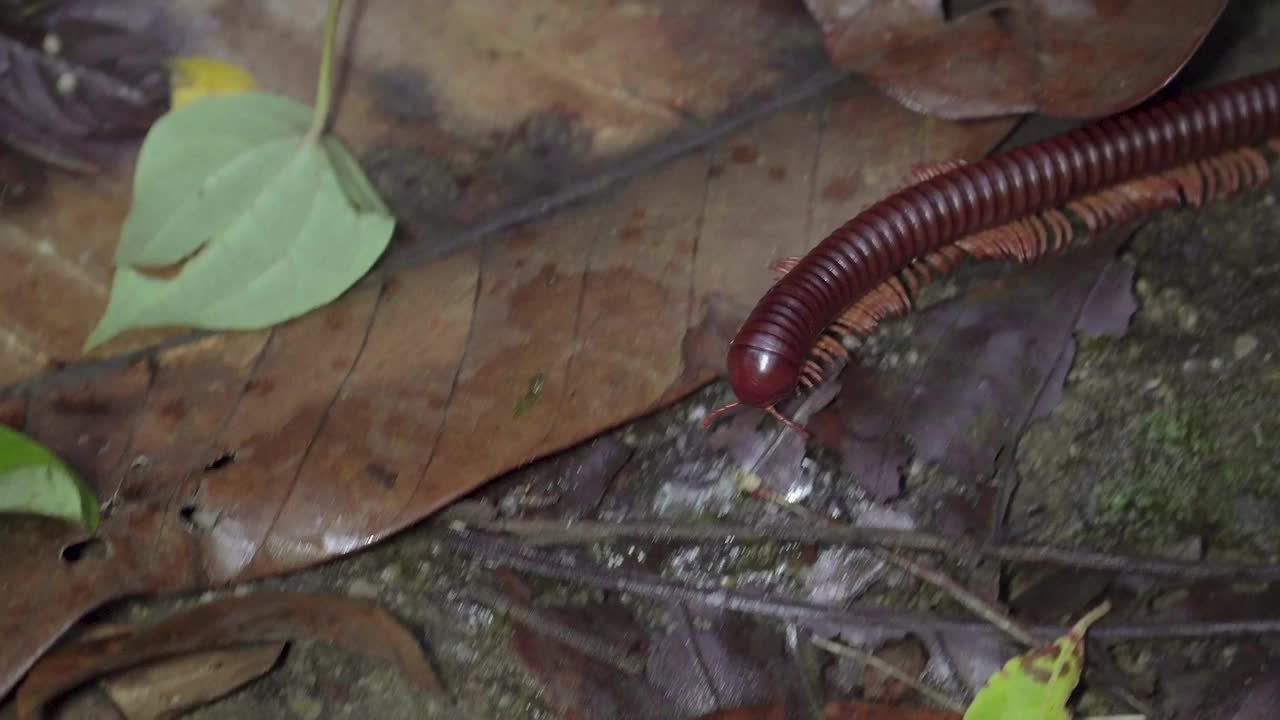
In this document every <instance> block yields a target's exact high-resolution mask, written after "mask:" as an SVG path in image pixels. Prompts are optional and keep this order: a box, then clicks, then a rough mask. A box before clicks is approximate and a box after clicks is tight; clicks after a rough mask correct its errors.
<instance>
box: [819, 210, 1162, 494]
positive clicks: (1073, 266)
mask: <svg viewBox="0 0 1280 720" xmlns="http://www.w3.org/2000/svg"><path fill="white" fill-rule="evenodd" d="M1119 237H1123V234H1122V233H1116V234H1113V235H1112V236H1111V238H1112V240H1110V241H1108V240H1107V239H1106V238H1098V239H1096V240H1095V241H1094V243H1093V244H1092V245H1090V246H1089V247H1088V248H1085V249H1083V250H1081V251H1077V252H1070V253H1066V254H1064V255H1061V256H1058V257H1054V258H1050V259H1048V260H1044V261H1041V263H1040V264H1038V266H1035V267H1032V268H1030V269H1028V270H1026V271H1023V272H1018V273H1013V274H1011V275H1008V276H1005V277H1003V278H1002V279H1000V280H999V281H997V282H995V283H992V284H989V285H984V286H982V287H981V288H979V289H977V290H975V291H972V292H970V293H968V294H965V295H962V296H960V297H958V298H955V299H952V300H948V301H945V302H941V303H938V304H937V305H935V306H932V307H930V308H928V309H926V310H924V311H922V312H921V313H919V315H918V317H917V318H916V320H917V324H916V326H915V332H914V333H913V334H912V337H911V339H910V343H909V345H910V348H911V349H910V350H909V351H908V352H906V353H904V355H906V356H907V357H914V358H918V359H917V360H915V361H914V362H913V361H911V360H908V361H907V362H905V363H903V365H905V367H904V368H902V369H899V370H897V371H889V372H880V371H874V370H871V369H868V368H866V367H863V366H858V365H854V366H852V367H850V368H849V370H847V371H846V373H845V376H844V389H843V391H842V393H841V395H840V398H839V399H838V400H837V401H836V402H835V403H833V405H832V407H833V409H834V411H835V412H838V413H839V416H840V419H841V422H842V423H843V426H844V428H845V432H844V434H843V436H842V437H841V439H840V448H839V449H840V451H841V453H842V454H843V456H844V458H845V463H846V465H847V467H848V468H849V469H850V471H851V472H852V474H853V477H854V479H855V480H857V482H859V483H860V484H861V485H862V486H863V487H864V488H865V489H866V490H867V492H868V493H870V494H871V495H872V496H874V497H877V498H881V499H887V498H892V497H895V496H896V495H897V494H898V493H899V492H900V491H901V488H902V481H903V474H904V471H905V469H906V466H907V464H908V463H909V462H911V461H912V460H913V459H914V460H916V461H919V462H928V463H935V462H936V463H939V464H940V465H941V466H942V467H943V468H945V469H946V470H947V471H948V472H951V473H954V474H955V475H957V476H959V477H963V478H974V479H978V478H986V477H989V476H990V475H991V474H992V472H994V463H995V460H996V458H997V456H998V455H999V453H1000V452H1001V450H1002V449H1006V448H1008V449H1011V448H1012V446H1013V443H1015V442H1016V439H1017V438H1018V436H1019V435H1020V433H1021V432H1022V430H1023V429H1024V428H1025V427H1026V425H1027V424H1028V423H1029V422H1031V421H1032V420H1034V419H1036V418H1039V417H1043V416H1045V415H1047V414H1048V413H1049V412H1051V411H1052V410H1053V408H1054V407H1055V406H1056V405H1057V404H1058V402H1059V401H1060V400H1061V397H1062V386H1063V383H1064V382H1065V380H1066V376H1067V371H1068V370H1069V369H1070V368H1071V362H1072V360H1073V359H1074V356H1075V340H1074V336H1075V333H1077V332H1083V333H1086V334H1106V335H1116V334H1120V333H1123V332H1124V330H1125V328H1127V326H1128V322H1129V318H1130V317H1131V316H1132V314H1133V312H1134V311H1135V310H1136V309H1137V304H1136V301H1135V300H1134V298H1133V297H1132V294H1131V291H1130V288H1131V284H1132V268H1131V267H1130V266H1128V265H1127V264H1123V263H1115V262H1114V261H1113V259H1114V253H1115V240H1114V238H1119Z"/></svg>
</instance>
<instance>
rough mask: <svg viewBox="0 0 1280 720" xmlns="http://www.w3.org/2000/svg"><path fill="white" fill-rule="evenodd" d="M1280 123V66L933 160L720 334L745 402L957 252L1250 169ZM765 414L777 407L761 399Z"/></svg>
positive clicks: (820, 356)
mask: <svg viewBox="0 0 1280 720" xmlns="http://www.w3.org/2000/svg"><path fill="white" fill-rule="evenodd" d="M1277 136H1280V70H1277V71H1270V72H1267V73H1263V74H1259V75H1255V76H1252V77H1248V78H1245V79H1243V80H1238V81H1235V82H1232V83H1229V84H1226V85H1222V86H1219V87H1216V88H1211V89H1209V90H1205V91H1201V92H1198V93H1195V94H1189V95H1186V96H1182V97H1178V98H1175V99H1172V100H1168V101H1165V102H1162V103H1159V104H1153V105H1150V106H1147V107H1143V108H1141V109H1136V110H1133V111H1130V112H1127V113H1125V114H1122V115H1117V116H1113V117H1109V118H1106V119H1104V120H1101V121H1099V122H1097V123H1095V124H1092V125H1089V126H1085V127H1082V128H1079V129H1077V130H1074V131H1072V132H1069V133H1066V134H1063V135H1059V136H1056V137H1053V138H1049V139H1047V140H1042V141H1040V142H1036V143H1034V144H1030V145H1027V146H1024V147H1020V148H1017V149H1014V150H1010V151H1008V152H1005V153H1002V154H999V155H994V156H991V157H988V158H985V159H983V160H980V161H977V162H974V163H972V164H967V165H958V166H951V167H943V166H940V168H939V169H938V170H937V171H936V172H934V173H932V174H931V176H929V177H926V178H925V179H922V180H921V181H920V182H917V183H915V184H912V185H910V186H909V187H906V188H905V189H903V190H900V191H898V192H896V193H893V194H892V195H890V196H888V197H886V198H885V199H883V200H881V201H879V202H877V203H875V204H874V205H872V206H871V207H869V208H867V209H866V210H864V211H862V212H861V213H859V214H858V215H857V216H856V217H854V218H853V219H852V220H849V221H848V222H847V223H845V224H844V225H842V226H840V227H839V228H837V229H836V230H835V231H834V232H832V233H831V234H830V235H828V236H827V237H826V239H824V240H823V241H822V242H821V243H819V244H818V245H817V246H816V247H815V248H814V249H813V250H811V251H810V252H809V254H808V255H806V256H804V257H803V258H800V259H798V260H794V261H791V262H788V263H785V264H784V267H783V268H782V269H784V270H785V271H786V274H785V275H784V276H783V277H782V278H781V279H780V280H779V281H778V282H777V283H776V284H775V285H774V286H773V287H772V288H771V289H770V290H769V291H768V292H767V293H766V294H765V295H764V297H763V298H761V300H760V302H759V303H758V304H757V305H756V307H755V309H754V310H753V311H752V312H751V314H750V315H749V316H748V317H747V320H746V322H744V323H743V325H742V327H741V329H740V330H739V331H738V334H737V336H736V337H735V338H734V340H733V342H732V343H731V345H730V346H729V354H728V371H729V381H730V384H731V385H732V386H733V390H734V392H735V393H736V394H737V397H738V401H739V403H741V404H744V405H751V406H756V407H763V408H768V409H770V410H771V411H772V408H773V405H774V404H775V403H777V402H778V401H780V400H782V399H784V398H786V397H787V396H788V395H790V394H791V393H793V392H794V391H795V390H796V389H797V387H798V386H800V385H802V384H803V385H806V386H807V385H811V384H813V383H814V382H816V380H817V379H820V378H819V377H817V375H818V372H819V368H820V367H821V366H822V364H823V362H824V358H825V359H830V357H831V356H832V355H833V354H839V353H842V352H843V348H842V346H841V345H840V343H839V342H838V341H835V340H833V338H832V337H831V335H830V334H829V331H830V329H831V328H832V327H833V326H834V327H835V328H836V330H837V334H840V332H841V331H843V332H860V333H862V334H865V333H866V332H869V331H870V329H871V328H874V325H875V323H876V322H877V321H878V320H879V319H881V318H882V317H884V316H886V315H890V314H894V312H897V311H900V310H902V309H903V308H905V307H906V306H907V305H908V304H909V301H910V296H911V295H912V294H913V293H914V291H915V290H916V289H918V287H919V285H921V284H923V282H927V281H928V279H929V277H930V276H931V274H937V273H939V272H946V271H947V270H948V269H949V268H950V267H951V266H953V265H954V264H955V263H956V262H958V260H959V258H960V257H962V256H966V255H967V256H975V257H1014V258H1017V259H1021V260H1027V259H1031V258H1032V257H1035V256H1037V255H1040V254H1044V253H1046V252H1049V251H1052V250H1053V249H1056V248H1057V247H1058V246H1061V245H1063V244H1065V242H1066V241H1067V240H1069V239H1070V235H1071V230H1070V221H1069V220H1068V219H1067V217H1066V216H1065V215H1064V213H1063V211H1062V209H1063V208H1065V209H1066V210H1067V211H1070V212H1071V214H1073V215H1075V216H1076V217H1077V218H1079V219H1080V220H1081V222H1082V223H1083V224H1085V225H1087V226H1088V229H1089V231H1091V232H1094V231H1096V230H1097V229H1098V227H1100V226H1103V225H1107V224H1109V222H1114V221H1119V220H1123V219H1127V218H1129V217H1133V216H1135V215H1136V214H1138V213H1139V212H1141V211H1146V210H1150V209H1154V208H1157V207H1168V206H1173V205H1179V204H1190V205H1196V206H1198V205H1199V204H1200V203H1201V202H1202V201H1204V200H1205V199H1206V198H1211V197H1212V196H1214V195H1216V194H1221V193H1224V192H1231V191H1234V190H1235V189H1237V188H1238V187H1242V186H1248V185H1254V184H1258V183H1260V182H1262V180H1264V179H1265V178H1266V175H1267V169H1268V166H1267V163H1266V160H1265V159H1264V158H1263V157H1262V156H1261V155H1260V154H1259V153H1258V152H1256V151H1254V150H1251V149H1249V148H1250V146H1255V145H1260V144H1261V143H1263V142H1264V141H1267V140H1269V139H1273V138H1276V137H1277ZM773 412H775V414H776V411H773Z"/></svg>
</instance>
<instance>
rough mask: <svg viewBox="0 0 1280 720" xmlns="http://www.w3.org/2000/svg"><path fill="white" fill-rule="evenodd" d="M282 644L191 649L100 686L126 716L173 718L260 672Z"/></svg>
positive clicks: (266, 668) (276, 656)
mask: <svg viewBox="0 0 1280 720" xmlns="http://www.w3.org/2000/svg"><path fill="white" fill-rule="evenodd" d="M284 648H285V643H283V642H277V643H259V644H256V645H250V646H247V647H242V648H233V649H228V650H211V651H209V652H200V653H193V654H191V655H186V656H183V657H178V658H174V659H171V660H162V661H160V662H156V663H150V664H147V665H143V666H141V667H138V668H135V669H133V670H127V671H125V672H123V673H120V674H119V675H114V676H112V677H109V678H107V679H105V680H103V681H102V689H103V690H104V691H106V693H107V695H108V696H109V697H110V698H111V700H112V702H114V703H115V704H116V707H118V708H120V711H121V712H123V713H124V716H125V717H126V718H128V719H129V720H158V719H159V718H173V717H177V716H178V715H179V713H181V712H182V711H183V710H187V709H190V708H193V707H196V706H198V705H203V704H205V703H207V702H211V701H213V700H216V699H218V698H220V697H222V696H224V695H227V694H229V693H231V692H232V691H233V690H236V689H237V688H239V687H241V686H243V685H245V684H246V683H248V682H250V681H251V680H253V679H255V678H258V677H260V676H262V675H264V674H266V673H267V671H269V670H271V668H272V667H274V666H275V664H276V661H277V660H279V659H280V654H281V653H282V652H284Z"/></svg>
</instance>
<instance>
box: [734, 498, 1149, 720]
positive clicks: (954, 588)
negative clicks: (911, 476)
mask: <svg viewBox="0 0 1280 720" xmlns="http://www.w3.org/2000/svg"><path fill="white" fill-rule="evenodd" d="M755 497H759V498H761V499H763V500H765V501H766V502H771V503H774V504H776V505H778V506H780V507H782V508H785V509H788V510H790V511H791V512H793V513H795V514H797V515H799V516H801V517H802V518H803V519H805V520H807V521H809V522H812V523H814V524H818V525H827V526H843V524H841V523H838V522H837V521H835V520H833V519H831V518H829V517H827V516H825V515H822V514H820V513H817V512H814V511H813V510H810V509H809V508H806V507H805V506H803V505H797V504H795V503H792V502H789V501H788V500H786V499H785V498H782V497H779V496H777V495H775V494H772V493H756V494H755ZM873 552H875V553H876V554H877V555H878V556H880V557H881V558H882V559H884V560H885V561H886V562H889V563H891V564H893V565H895V566H897V567H898V568H899V569H901V570H905V571H906V572H908V573H910V574H911V575H913V576H914V577H916V578H918V579H919V580H921V581H923V582H925V583H928V584H930V585H932V586H934V587H936V588H938V589H940V590H942V591H944V592H946V593H947V594H949V595H950V596H951V597H952V598H954V599H955V600H956V602H959V603H960V604H961V605H963V606H964V607H965V608H966V609H968V610H969V611H970V612H972V613H973V614H975V615H977V616H978V617H980V618H984V619H985V620H986V621H987V622H989V623H991V624H992V625H993V626H995V627H996V628H998V629H1000V630H1002V631H1004V633H1005V634H1006V635H1008V636H1010V637H1012V638H1013V639H1014V640H1016V641H1018V642H1020V643H1022V644H1023V645H1024V646H1027V647H1035V646H1036V645H1037V644H1038V641H1037V640H1036V638H1035V636H1034V635H1032V634H1031V631H1030V630H1028V629H1027V627H1026V626H1025V625H1023V624H1022V623H1020V622H1018V621H1017V620H1015V619H1013V618H1012V617H1011V616H1010V615H1009V614H1008V613H1007V612H1006V611H1005V610H1004V609H1003V608H1001V607H999V606H997V605H996V604H995V603H993V602H989V601H987V600H986V599H984V598H982V597H980V596H979V595H978V594H977V593H975V592H973V591H971V590H969V589H968V588H966V587H964V586H963V585H961V584H960V583H958V582H956V581H955V579H953V578H952V577H951V576H950V575H948V574H946V573H945V572H942V571H941V570H935V569H933V568H930V567H927V566H925V565H923V564H921V563H918V562H916V561H914V560H912V559H911V558H909V557H907V556H905V555H903V554H901V553H897V552H893V551H891V550H885V549H883V548H876V549H875V550H874V551H873ZM1109 608H1110V605H1109V604H1106V605H1103V606H1101V607H1099V608H1098V609H1097V610H1095V612H1099V613H1105V612H1106V611H1107V609H1109ZM1089 624H1092V621H1090V622H1089ZM1095 644H1096V643H1095ZM860 652H861V651H860ZM1104 657H1105V655H1104ZM1098 674H1101V675H1103V682H1102V683H1099V686H1100V687H1099V690H1100V691H1101V692H1102V693H1103V694H1104V695H1106V696H1108V697H1110V698H1111V699H1112V700H1115V701H1117V702H1119V703H1120V704H1122V705H1128V706H1129V707H1130V708H1131V709H1133V710H1137V711H1138V712H1141V713H1145V714H1147V715H1148V716H1149V717H1152V718H1153V719H1154V715H1153V714H1152V711H1151V706H1150V704H1148V703H1146V702H1145V701H1143V700H1142V699H1141V698H1139V697H1138V696H1137V694H1135V693H1133V692H1132V691H1130V690H1129V688H1128V687H1127V685H1126V681H1127V679H1126V678H1125V676H1124V675H1123V673H1119V672H1117V671H1116V670H1115V668H1114V666H1112V667H1110V668H1108V669H1106V670H1104V671H1103V672H1102V673H1098V672H1097V671H1091V675H1098Z"/></svg>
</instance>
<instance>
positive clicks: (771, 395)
mask: <svg viewBox="0 0 1280 720" xmlns="http://www.w3.org/2000/svg"><path fill="white" fill-rule="evenodd" d="M727 365H728V370H729V384H730V385H732V386H733V392H734V394H736V395H737V396H738V400H739V402H741V403H742V404H743V405H750V406H752V407H759V408H763V407H769V406H771V405H773V404H775V403H777V402H778V401H779V400H782V399H783V398H785V397H786V396H788V395H790V394H791V393H792V392H794V391H795V389H796V383H797V381H798V380H799V379H800V368H799V366H797V365H796V363H794V362H793V361H792V360H791V359H790V358H788V357H786V356H785V355H783V354H782V353H780V352H777V351H774V350H766V349H762V348H758V347H753V346H751V345H744V344H740V343H736V342H735V343H734V344H732V345H730V346H729V357H728V358H727Z"/></svg>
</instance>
